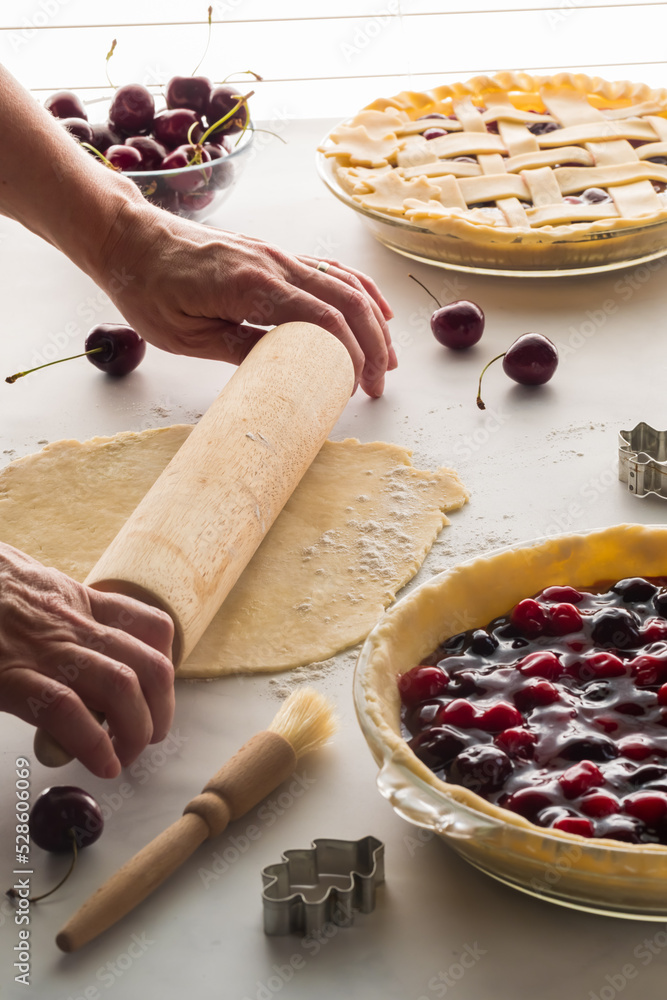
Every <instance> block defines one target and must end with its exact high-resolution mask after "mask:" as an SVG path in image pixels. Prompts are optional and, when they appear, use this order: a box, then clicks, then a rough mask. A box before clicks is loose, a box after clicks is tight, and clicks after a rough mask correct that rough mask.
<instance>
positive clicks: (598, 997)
mask: <svg viewBox="0 0 667 1000" xmlns="http://www.w3.org/2000/svg"><path fill="white" fill-rule="evenodd" d="M665 948H667V930H661V931H658V932H657V933H656V934H654V935H653V936H652V937H646V938H644V940H643V941H641V942H640V943H639V944H638V945H636V947H635V948H634V950H633V952H632V957H633V958H635V959H637V961H638V962H639V966H644V967H646V966H647V965H650V964H651V962H652V961H653V960H654V958H656V957H657V956H658V955H660V954H662V952H663V951H664V950H665ZM640 972H641V968H640V967H638V966H637V965H636V964H635V963H634V962H625V963H624V964H623V965H622V966H621V968H620V969H619V970H618V971H617V972H611V973H607V974H606V975H605V977H604V983H603V985H602V986H600V987H599V988H598V989H597V990H591V991H590V992H589V994H588V998H587V1000H615V998H616V997H617V996H619V994H621V993H622V992H623V990H624V989H625V987H626V986H627V985H628V983H629V982H631V981H632V980H633V979H636V978H637V976H638V975H639V974H640Z"/></svg>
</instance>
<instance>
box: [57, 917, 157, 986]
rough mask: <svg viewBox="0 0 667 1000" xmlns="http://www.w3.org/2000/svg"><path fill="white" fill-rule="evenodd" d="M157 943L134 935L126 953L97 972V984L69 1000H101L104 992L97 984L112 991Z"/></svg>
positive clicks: (139, 935)
mask: <svg viewBox="0 0 667 1000" xmlns="http://www.w3.org/2000/svg"><path fill="white" fill-rule="evenodd" d="M154 944H155V941H154V940H153V939H152V938H149V937H148V935H147V934H145V933H144V934H133V935H132V936H131V938H130V942H129V944H128V946H127V948H126V949H125V950H124V951H121V952H120V954H119V955H116V957H115V958H113V959H111V960H110V961H108V962H105V963H104V965H100V967H99V968H98V969H97V970H96V972H95V981H96V982H95V983H90V985H88V986H87V987H86V988H85V989H84V990H82V991H81V992H77V993H70V994H69V996H68V997H67V1000H100V998H101V997H102V995H103V994H102V992H101V990H100V988H99V986H97V985H96V984H97V983H99V984H100V986H103V987H104V988H105V989H106V990H109V989H111V987H112V986H114V985H115V984H116V983H117V982H118V980H119V979H122V978H123V976H124V975H125V973H126V972H127V971H128V970H129V969H130V968H131V967H132V966H133V965H134V963H135V962H137V961H138V960H139V959H140V958H143V956H144V955H145V954H146V952H147V951H148V949H149V948H150V947H151V945H154Z"/></svg>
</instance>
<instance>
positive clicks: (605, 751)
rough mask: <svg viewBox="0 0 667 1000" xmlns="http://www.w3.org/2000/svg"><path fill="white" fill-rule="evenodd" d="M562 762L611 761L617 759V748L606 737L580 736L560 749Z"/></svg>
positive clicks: (570, 740)
mask: <svg viewBox="0 0 667 1000" xmlns="http://www.w3.org/2000/svg"><path fill="white" fill-rule="evenodd" d="M560 756H561V757H562V758H563V760H589V761H593V760H597V761H605V760H613V758H614V757H618V747H617V746H616V744H615V743H614V741H613V740H610V739H608V738H607V737H606V736H582V737H580V738H578V739H577V738H575V739H569V740H567V742H566V743H565V744H564V745H563V746H562V747H561V748H560Z"/></svg>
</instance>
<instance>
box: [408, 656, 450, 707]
mask: <svg viewBox="0 0 667 1000" xmlns="http://www.w3.org/2000/svg"><path fill="white" fill-rule="evenodd" d="M448 684H449V675H448V674H447V672H446V671H445V670H441V669H440V667H429V666H419V667H413V668H412V670H407V671H406V672H405V673H404V674H401V676H400V677H399V679H398V690H399V692H400V695H401V701H402V702H403V704H404V705H408V706H410V707H411V706H413V705H416V704H417V703H418V702H420V701H425V700H426V699H427V698H435V697H436V696H437V695H439V694H442V692H443V691H444V690H445V688H446V687H447V685H448Z"/></svg>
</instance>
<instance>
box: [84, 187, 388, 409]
mask: <svg viewBox="0 0 667 1000" xmlns="http://www.w3.org/2000/svg"><path fill="white" fill-rule="evenodd" d="M121 216H122V218H121ZM121 216H119V219H118V220H117V221H116V224H115V226H114V233H112V234H111V235H110V237H109V238H108V240H107V241H106V249H105V251H104V253H103V254H102V263H101V265H100V266H99V268H98V269H97V273H96V274H95V280H96V281H97V282H98V284H100V285H101V286H102V287H103V288H105V290H106V291H107V292H108V294H109V296H110V297H111V298H112V299H113V301H114V302H115V303H116V305H117V306H118V308H119V309H120V311H121V312H122V314H123V316H124V317H125V319H126V320H127V322H128V323H129V324H130V325H131V326H132V327H134V329H135V330H136V331H137V332H138V333H139V334H141V336H142V337H144V338H145V339H146V340H148V341H149V343H152V344H155V345H156V346H158V347H161V348H163V349H164V350H167V351H170V352H172V353H174V354H186V355H194V356H198V357H203V358H211V359H215V360H221V361H231V362H232V363H234V364H239V363H240V362H241V361H242V360H243V358H244V357H245V356H246V354H248V352H249V351H250V349H251V348H252V347H254V345H255V344H256V343H257V341H258V340H259V339H260V338H261V337H262V336H263V335H264V333H265V331H264V330H261V329H258V328H257V327H258V326H273V325H276V324H278V323H286V322H291V321H296V320H302V321H305V322H309V323H316V324H317V325H318V326H321V327H323V328H324V329H325V330H328V331H329V332H330V333H332V334H333V335H334V336H335V337H338V339H339V340H341V341H342V343H343V344H344V345H345V347H347V349H348V351H349V352H350V355H351V357H352V361H353V363H354V368H355V373H356V377H357V381H358V382H359V383H360V384H361V387H362V388H363V390H364V391H365V392H366V393H368V395H369V396H380V395H382V391H383V388H384V376H385V373H386V372H387V371H388V370H389V371H390V370H392V369H393V368H395V367H396V364H397V361H396V354H395V352H394V349H393V347H392V346H391V338H390V335H389V329H388V327H387V319H389V318H390V317H391V315H392V313H391V310H390V308H389V305H388V303H387V301H386V300H385V298H384V297H383V296H382V294H381V293H380V291H379V289H378V288H377V286H376V285H375V283H374V282H373V281H372V280H371V279H370V278H369V277H367V276H366V275H364V274H362V273H361V272H359V271H355V270H354V269H353V268H349V267H346V266H345V265H344V264H340V263H339V262H338V261H333V260H332V261H327V262H326V263H328V264H329V268H328V270H327V271H326V273H325V272H323V271H322V270H318V269H317V264H318V259H317V258H315V257H309V256H294V255H292V254H289V253H286V252H284V251H282V250H280V249H279V248H278V247H275V246H272V245H271V244H269V243H265V242H264V241H263V240H259V239H255V238H254V237H250V236H241V235H238V234H236V233H231V232H227V231H225V230H220V229H211V228H208V227H205V226H201V225H199V224H198V223H195V222H188V221H187V220H185V219H181V218H178V217H177V216H173V215H170V214H169V213H167V212H163V211H162V210H160V209H156V208H154V207H153V206H150V205H148V204H147V203H144V204H143V205H141V206H138V205H136V204H135V203H132V204H128V205H127V206H126V207H125V209H124V211H123V212H121ZM119 274H121V275H123V280H121V281H119V280H118V279H117V275H119ZM248 324H251V325H248Z"/></svg>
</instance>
